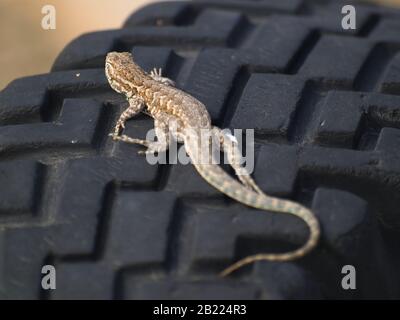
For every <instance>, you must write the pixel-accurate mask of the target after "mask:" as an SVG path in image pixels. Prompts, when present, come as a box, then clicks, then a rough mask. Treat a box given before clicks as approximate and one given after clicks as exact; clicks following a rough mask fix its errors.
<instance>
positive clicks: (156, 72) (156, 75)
mask: <svg viewBox="0 0 400 320" xmlns="http://www.w3.org/2000/svg"><path fill="white" fill-rule="evenodd" d="M150 76H151V77H152V78H153V80H156V81H158V82H160V83H162V84H166V85H169V86H172V87H174V86H175V81H173V80H171V79H169V78H166V77H163V76H162V69H161V68H158V69H157V68H154V69H153V70H151V71H150Z"/></svg>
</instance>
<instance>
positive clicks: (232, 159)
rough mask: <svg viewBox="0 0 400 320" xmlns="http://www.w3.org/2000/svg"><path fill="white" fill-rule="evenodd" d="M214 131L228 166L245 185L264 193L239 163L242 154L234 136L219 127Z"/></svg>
mask: <svg viewBox="0 0 400 320" xmlns="http://www.w3.org/2000/svg"><path fill="white" fill-rule="evenodd" d="M213 130H214V132H215V133H216V134H217V136H218V137H219V139H220V144H221V148H222V151H223V152H224V153H226V155H227V157H228V161H229V164H230V166H231V167H232V168H233V169H234V170H235V173H236V175H237V177H238V179H239V180H240V182H242V183H243V185H244V186H245V187H247V188H248V189H250V190H254V191H255V192H257V193H259V194H265V193H264V192H263V191H262V190H261V189H260V187H259V186H258V185H257V184H256V182H255V181H254V180H253V178H252V177H251V175H250V174H249V173H248V172H247V170H246V168H244V167H243V166H242V164H241V158H242V155H241V153H240V150H239V147H238V144H237V141H236V139H235V137H233V136H231V135H228V134H227V133H224V132H223V131H222V130H221V129H219V128H217V127H214V128H213Z"/></svg>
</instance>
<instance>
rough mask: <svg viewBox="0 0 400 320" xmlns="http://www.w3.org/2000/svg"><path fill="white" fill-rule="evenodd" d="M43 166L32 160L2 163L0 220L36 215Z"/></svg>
mask: <svg viewBox="0 0 400 320" xmlns="http://www.w3.org/2000/svg"><path fill="white" fill-rule="evenodd" d="M43 169H44V168H43V166H42V165H40V164H38V163H36V162H35V161H31V160H25V161H24V160H20V161H11V162H1V163H0V219H1V217H3V216H7V215H20V214H30V215H33V214H35V211H36V207H37V205H38V201H40V196H39V195H40V193H39V189H40V187H41V186H40V181H41V176H42V174H43Z"/></svg>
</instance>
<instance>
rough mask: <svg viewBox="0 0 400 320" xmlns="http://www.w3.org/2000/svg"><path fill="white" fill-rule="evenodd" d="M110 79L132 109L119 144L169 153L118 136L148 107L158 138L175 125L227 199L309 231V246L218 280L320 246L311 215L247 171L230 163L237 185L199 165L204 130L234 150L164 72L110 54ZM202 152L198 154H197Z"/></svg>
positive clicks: (250, 259)
mask: <svg viewBox="0 0 400 320" xmlns="http://www.w3.org/2000/svg"><path fill="white" fill-rule="evenodd" d="M105 70H106V76H107V79H108V81H109V83H110V86H111V87H112V88H113V89H114V90H115V91H117V92H119V93H122V94H124V95H125V96H126V98H127V99H128V101H129V104H130V107H129V108H128V109H127V110H126V111H125V112H124V113H123V115H122V116H121V118H120V120H119V121H118V123H117V126H116V128H115V130H114V133H113V134H112V136H113V138H114V139H115V140H121V141H125V142H129V143H138V144H142V145H145V146H147V147H148V151H147V152H155V151H161V150H166V149H167V145H166V142H167V141H166V140H163V141H164V143H160V142H148V141H145V140H140V139H134V138H130V137H127V136H124V135H122V136H121V135H119V131H120V129H121V128H124V122H125V121H126V120H127V119H128V118H129V117H132V116H134V115H135V114H137V113H138V112H140V111H142V110H143V108H146V112H147V113H148V114H149V115H150V116H151V117H153V118H154V119H155V124H156V130H157V129H158V131H157V136H158V137H159V140H162V139H160V138H161V137H162V135H163V134H165V133H167V132H168V130H169V126H168V124H169V121H171V120H174V121H176V123H177V130H176V131H175V132H171V133H172V134H173V135H174V136H175V138H176V139H177V140H178V141H181V142H184V144H185V149H186V151H187V153H188V155H189V156H190V157H191V159H192V160H193V161H192V162H193V164H194V166H195V168H196V170H197V171H198V172H199V174H200V175H201V176H202V177H203V178H204V179H205V180H206V181H207V182H208V183H209V184H211V185H212V186H213V187H215V188H216V189H218V190H219V191H221V192H222V193H224V194H226V195H227V196H229V197H231V198H233V199H235V200H236V201H239V202H241V203H243V204H245V205H247V206H249V207H253V208H256V209H261V210H266V211H275V212H282V213H287V214H292V215H295V216H297V217H299V218H300V219H302V220H303V221H304V222H305V223H306V224H307V225H308V227H309V229H310V236H309V238H308V240H307V242H306V243H305V244H304V245H303V246H302V247H300V248H299V249H297V250H294V251H291V252H287V253H276V254H266V253H265V254H264V253H261V254H256V255H252V256H248V257H246V258H244V259H242V260H239V261H237V262H236V263H234V264H233V265H231V266H229V267H228V268H226V269H225V270H223V271H222V272H221V273H220V275H221V276H226V275H228V274H230V273H232V272H233V271H235V270H237V269H239V268H241V267H243V266H244V265H247V264H250V263H253V262H255V261H260V260H268V261H289V260H294V259H297V258H300V257H303V256H304V255H306V254H307V253H308V252H310V251H311V250H312V249H313V248H314V247H315V246H316V245H317V243H318V239H319V235H320V227H319V224H318V220H317V219H316V218H315V216H314V215H313V213H312V212H311V211H310V210H309V209H307V208H306V207H303V206H302V205H300V204H298V203H296V202H292V201H288V200H282V199H278V198H274V197H270V196H268V195H266V194H265V193H263V192H262V191H261V190H260V189H259V188H258V186H257V185H256V184H255V182H254V181H253V179H252V178H251V177H250V175H246V174H243V172H244V171H243V170H244V168H242V167H240V166H239V165H238V164H237V163H235V162H233V161H232V162H231V165H232V167H233V168H234V169H235V171H236V172H237V173H238V174H239V173H241V175H239V176H238V177H239V179H240V181H241V182H242V183H240V182H239V181H237V180H235V179H233V178H232V177H230V176H229V175H228V174H227V173H225V171H224V170H222V169H221V167H219V166H218V165H216V164H212V163H211V162H208V163H207V162H206V163H201V162H200V161H199V159H198V157H199V155H201V154H202V151H205V150H201V149H200V145H201V144H200V131H201V130H210V132H211V133H212V134H213V135H214V137H215V136H216V137H217V138H219V139H220V142H221V144H222V145H223V146H225V148H227V149H224V151H225V152H233V153H237V150H236V149H235V148H236V147H232V148H231V149H230V147H229V146H228V145H226V144H224V143H223V141H224V135H222V134H221V131H220V129H219V128H217V127H213V126H212V125H211V119H210V115H209V113H208V112H207V109H206V108H205V106H204V105H203V104H202V103H201V102H200V101H198V100H197V99H195V98H194V97H192V96H190V95H189V94H187V93H185V92H183V91H181V90H179V89H177V88H174V87H173V82H172V81H171V80H169V79H167V78H163V77H162V76H161V72H157V71H153V72H152V73H151V74H147V73H146V72H145V71H144V70H143V69H141V68H140V67H139V66H138V65H137V64H136V63H135V62H134V61H133V57H132V55H131V54H130V53H127V52H124V53H117V52H110V53H108V55H107V58H106V67H105ZM199 151H200V152H199Z"/></svg>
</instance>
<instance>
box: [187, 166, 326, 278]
mask: <svg viewBox="0 0 400 320" xmlns="http://www.w3.org/2000/svg"><path fill="white" fill-rule="evenodd" d="M194 166H195V168H196V169H197V171H198V172H199V174H200V175H201V176H202V177H203V178H204V179H205V180H206V181H207V182H208V183H209V184H211V185H212V186H213V187H215V188H216V189H218V190H219V191H221V192H222V193H224V194H226V195H227V196H229V197H231V198H233V199H235V200H236V201H239V202H241V203H243V204H246V205H248V206H250V207H253V208H256V209H262V210H269V211H275V212H282V213H287V214H293V215H295V216H297V217H299V218H300V219H302V220H303V221H304V222H305V223H306V224H307V226H308V227H309V229H310V236H309V238H308V240H307V242H306V243H305V244H304V245H303V246H302V247H300V248H298V249H296V250H294V251H290V252H287V253H260V254H256V255H252V256H248V257H246V258H243V259H241V260H239V261H237V262H236V263H234V264H232V265H231V266H229V267H228V268H226V269H225V270H223V271H222V272H221V273H220V276H222V277H224V276H227V275H228V274H230V273H232V272H233V271H235V270H237V269H239V268H241V267H243V266H245V265H247V264H250V263H253V262H255V261H260V260H268V261H289V260H294V259H297V258H300V257H303V256H304V255H306V254H307V253H308V252H310V251H311V250H312V249H313V248H314V247H315V246H316V245H317V243H318V239H319V236H320V227H319V223H318V220H317V218H316V217H315V216H314V214H313V213H312V212H311V211H310V210H309V209H307V208H306V207H303V206H302V205H300V204H299V203H296V202H293V201H289V200H282V199H278V198H274V197H270V196H267V195H265V194H259V193H256V192H254V191H252V190H249V189H248V188H246V187H245V186H243V185H242V184H241V183H239V182H238V181H236V180H235V179H233V178H232V177H230V176H229V175H228V174H227V173H226V172H225V171H224V170H222V168H220V167H219V166H218V165H215V164H196V163H194Z"/></svg>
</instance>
